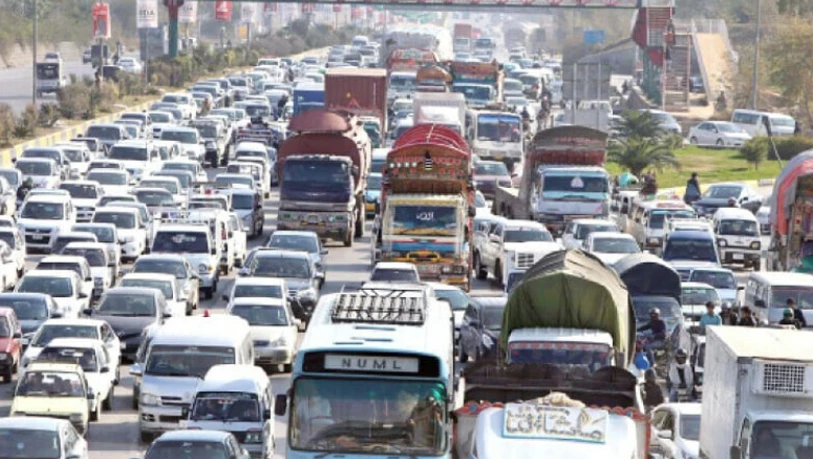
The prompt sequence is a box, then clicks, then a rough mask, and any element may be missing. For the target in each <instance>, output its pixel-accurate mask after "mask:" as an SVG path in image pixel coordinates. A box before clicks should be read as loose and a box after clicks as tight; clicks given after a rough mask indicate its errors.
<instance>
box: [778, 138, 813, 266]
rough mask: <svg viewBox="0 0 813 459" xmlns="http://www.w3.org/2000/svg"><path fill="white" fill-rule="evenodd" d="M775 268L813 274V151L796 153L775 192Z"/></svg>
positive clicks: (786, 167) (783, 172)
mask: <svg viewBox="0 0 813 459" xmlns="http://www.w3.org/2000/svg"><path fill="white" fill-rule="evenodd" d="M770 207H771V218H770V222H771V228H772V232H771V244H770V247H769V249H768V259H767V263H766V264H767V267H768V269H769V270H771V271H796V272H803V273H813V152H810V151H808V152H805V153H800V154H799V155H796V156H795V157H794V158H793V159H791V160H790V161H788V163H787V164H786V165H785V167H784V168H783V169H782V172H781V173H780V174H779V176H778V177H777V178H776V180H775V181H774V188H773V193H772V194H771V202H770Z"/></svg>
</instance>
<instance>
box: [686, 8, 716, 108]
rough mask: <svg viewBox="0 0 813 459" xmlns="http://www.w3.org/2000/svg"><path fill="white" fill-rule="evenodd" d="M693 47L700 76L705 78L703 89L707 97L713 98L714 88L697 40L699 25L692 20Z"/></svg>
mask: <svg viewBox="0 0 813 459" xmlns="http://www.w3.org/2000/svg"><path fill="white" fill-rule="evenodd" d="M691 26H692V46H693V47H694V52H695V55H697V66H698V67H700V76H702V77H703V89H704V91H705V92H706V97H708V98H711V97H712V93H711V90H712V87H711V80H710V79H709V73H708V70H707V69H706V61H704V60H703V48H702V47H701V46H700V43H699V40H698V39H697V33H698V29H697V24H696V23H695V21H694V20H692V24H691Z"/></svg>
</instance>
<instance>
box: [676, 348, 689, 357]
mask: <svg viewBox="0 0 813 459" xmlns="http://www.w3.org/2000/svg"><path fill="white" fill-rule="evenodd" d="M688 356H689V353H688V352H686V349H683V348H680V349H678V350H677V351H675V357H688Z"/></svg>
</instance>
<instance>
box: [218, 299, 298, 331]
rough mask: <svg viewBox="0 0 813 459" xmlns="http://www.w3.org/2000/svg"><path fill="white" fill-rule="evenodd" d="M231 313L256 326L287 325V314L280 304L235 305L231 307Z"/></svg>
mask: <svg viewBox="0 0 813 459" xmlns="http://www.w3.org/2000/svg"><path fill="white" fill-rule="evenodd" d="M230 313H231V314H232V315H234V316H237V317H242V318H243V319H245V320H246V322H248V324H249V325H252V326H258V327H269V326H284V325H288V315H287V314H286V312H285V308H283V307H282V306H268V305H257V306H255V305H243V304H241V305H237V306H234V307H232V308H231V312H230Z"/></svg>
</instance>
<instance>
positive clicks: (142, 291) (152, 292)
mask: <svg viewBox="0 0 813 459" xmlns="http://www.w3.org/2000/svg"><path fill="white" fill-rule="evenodd" d="M151 277H152V276H151ZM158 293H159V291H158V290H156V289H154V288H147V287H113V288H110V289H108V290H107V291H106V292H104V294H105V296H107V295H144V296H156V295H157V294H158Z"/></svg>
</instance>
